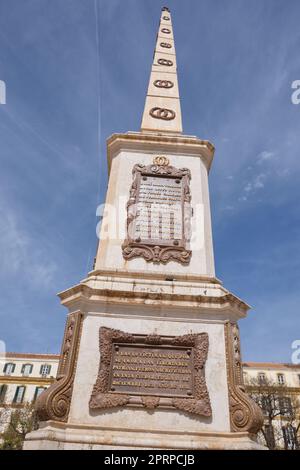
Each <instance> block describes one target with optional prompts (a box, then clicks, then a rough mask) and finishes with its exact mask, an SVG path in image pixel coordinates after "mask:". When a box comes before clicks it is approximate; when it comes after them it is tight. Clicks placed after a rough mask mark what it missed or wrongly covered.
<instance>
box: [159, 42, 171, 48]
mask: <svg viewBox="0 0 300 470" xmlns="http://www.w3.org/2000/svg"><path fill="white" fill-rule="evenodd" d="M160 45H161V47H165V48H166V49H171V47H172V44H170V43H169V42H161V43H160Z"/></svg>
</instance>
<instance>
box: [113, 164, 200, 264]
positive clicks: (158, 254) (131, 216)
mask: <svg viewBox="0 0 300 470" xmlns="http://www.w3.org/2000/svg"><path fill="white" fill-rule="evenodd" d="M159 158H160V159H161V158H165V157H159ZM154 161H155V159H154ZM166 161H167V162H168V159H166ZM132 174H133V182H132V185H131V188H130V196H129V200H128V202H127V223H126V226H127V238H126V240H125V241H124V243H123V245H122V253H123V257H124V258H125V259H127V260H131V259H134V258H139V257H142V258H144V259H145V261H147V262H152V263H156V264H159V263H162V264H166V263H168V262H169V261H177V262H179V263H181V264H183V265H187V264H189V262H190V259H191V255H192V252H191V250H189V249H188V246H189V241H190V233H191V216H192V209H191V193H190V179H191V172H190V170H189V169H187V168H181V169H178V168H175V167H173V166H170V165H169V163H167V164H161V163H158V164H157V163H154V164H153V165H148V166H145V165H141V164H136V165H134V167H133V170H132ZM147 176H164V177H170V178H175V179H176V178H177V179H178V180H180V181H182V198H181V209H182V213H183V234H182V239H180V240H173V241H171V240H170V241H169V242H167V244H166V242H165V241H164V240H141V239H138V238H134V234H133V233H132V232H133V230H132V227H133V225H134V221H135V218H136V212H137V203H138V193H139V186H140V181H141V178H142V177H147Z"/></svg>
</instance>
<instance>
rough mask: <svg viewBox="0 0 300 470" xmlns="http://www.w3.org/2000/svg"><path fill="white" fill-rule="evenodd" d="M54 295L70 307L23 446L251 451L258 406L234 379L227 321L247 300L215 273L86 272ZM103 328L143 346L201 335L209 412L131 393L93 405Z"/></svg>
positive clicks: (233, 330) (235, 356) (233, 323)
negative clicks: (52, 373) (54, 375)
mask: <svg viewBox="0 0 300 470" xmlns="http://www.w3.org/2000/svg"><path fill="white" fill-rule="evenodd" d="M60 297H61V300H62V303H63V305H65V306H66V307H68V309H69V312H70V313H69V315H68V321H67V325H66V331H65V337H64V342H63V346H62V355H61V360H60V366H59V371H58V380H57V382H56V383H55V384H54V385H52V387H50V388H49V389H48V390H47V391H46V392H44V393H43V394H42V395H41V396H40V397H39V399H38V402H37V407H38V412H39V415H40V417H41V419H42V420H45V421H46V422H44V423H43V424H42V426H41V428H40V429H39V430H38V431H34V432H32V433H30V434H29V435H27V438H26V442H25V446H24V447H25V449H109V448H111V449H138V448H144V449H258V448H261V446H259V445H258V444H257V443H256V442H255V433H256V432H257V430H258V429H259V428H260V426H261V412H260V410H259V409H258V407H257V406H256V404H255V403H254V402H253V401H252V400H251V399H250V398H249V397H248V396H247V395H246V394H245V392H244V389H243V385H242V373H241V359H240V352H239V351H240V346H239V334H238V326H237V320H238V319H239V318H242V317H244V316H245V314H246V311H247V309H248V307H247V305H246V304H245V303H244V302H242V301H241V300H239V299H238V298H237V297H235V296H234V295H233V294H231V293H229V292H228V291H227V290H226V289H224V287H222V285H221V283H220V282H219V281H218V280H217V279H215V278H210V277H205V276H196V275H195V276H192V275H189V276H184V275H178V274H177V275H176V280H172V281H170V280H166V276H165V274H164V273H156V274H153V273H148V274H146V273H142V272H131V273H130V274H129V273H128V272H127V271H121V270H119V271H109V270H107V271H106V272H104V271H101V272H100V271H94V272H92V273H90V275H89V276H88V278H87V279H85V280H84V281H82V282H81V283H80V284H79V285H77V286H75V287H73V288H71V289H69V290H68V291H66V292H63V293H62V294H60ZM103 328H104V329H106V330H107V331H121V332H123V333H125V334H130V335H141V336H146V337H148V338H149V339H148V343H149V344H151V341H152V339H153V338H154V340H153V341H154V344H156V345H157V344H159V343H160V341H159V338H176V337H182V336H183V335H186V336H189V335H194V337H197V335H199V334H200V335H206V336H207V338H208V344H207V346H208V347H207V351H204V353H201V354H202V356H201V357H202V359H203V372H204V374H203V377H204V382H205V386H206V390H207V392H208V398H209V406H208V408H209V409H208V408H207V406H206V405H205V406H206V408H205V406H204V409H203V408H201V407H200V412H199V413H200V414H198V412H196V413H195V412H194V411H193V410H194V409H193V406H192V407H191V411H189V408H188V407H187V408H186V410H185V409H182V410H180V409H178V408H175V407H174V406H173V407H172V406H161V405H160V404H159V403H157V400H152V401H151V399H150V400H149V399H148V400H140V401H139V400H138V398H137V397H136V396H135V395H133V396H131V397H130V399H129V400H128V401H127V402H126V400H125V403H124V404H122V405H121V406H120V405H118V402H114V399H115V397H116V396H117V394H115V395H114V393H113V392H111V390H109V389H107V390H105V391H106V392H107V393H108V394H109V396H111V399H112V402H108V403H106V405H105V404H104V405H103V400H102V402H101V403H102V404H101V406H103V408H98V409H97V408H93V407H92V406H91V403H92V401H91V397H92V394H93V390H94V387H95V384H96V383H97V377H98V378H99V364H100V356H101V355H100V350H101V344H99V332H100V331H101V330H100V329H102V331H103ZM114 334H116V333H114ZM116 338H118V336H116ZM151 338H152V339H151ZM126 341H127V339H126ZM102 354H106V352H105V351H103V350H102ZM202 359H200V360H202ZM100 370H101V367H100ZM105 386H106V385H105ZM100 388H101V387H100ZM100 391H101V390H100ZM94 395H95V394H94ZM129 395H130V393H129ZM146 396H148V398H149V394H148V395H146ZM156 396H157V394H156ZM100 397H101V393H100ZM202 398H203V397H201V396H200V400H199V402H201V399H202ZM203 403H204V402H203ZM207 410H208V411H207ZM196 411H197V410H196ZM201 413H202V414H201Z"/></svg>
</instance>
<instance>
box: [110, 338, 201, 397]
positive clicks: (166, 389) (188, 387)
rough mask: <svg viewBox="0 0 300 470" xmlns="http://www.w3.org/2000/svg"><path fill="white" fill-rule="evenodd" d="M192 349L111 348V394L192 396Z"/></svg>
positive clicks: (116, 344)
mask: <svg viewBox="0 0 300 470" xmlns="http://www.w3.org/2000/svg"><path fill="white" fill-rule="evenodd" d="M192 372H193V351H192V349H191V348H180V347H178V348H171V347H168V346H160V347H155V346H145V345H136V346H133V345H129V344H119V343H115V344H113V353H112V367H111V373H110V383H109V388H110V390H111V391H115V392H120V393H124V392H126V393H130V394H131V395H134V394H138V395H140V394H141V393H143V394H150V395H159V396H182V397H187V396H192V395H193V388H194V387H193V373H192Z"/></svg>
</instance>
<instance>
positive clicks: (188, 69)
mask: <svg viewBox="0 0 300 470" xmlns="http://www.w3.org/2000/svg"><path fill="white" fill-rule="evenodd" d="M163 5H164V3H162V2H160V1H157V0H152V1H149V0H148V1H146V0H98V1H95V0H84V1H83V0H22V1H20V0H0V50H1V54H0V79H1V80H4V81H5V83H6V87H7V104H6V105H0V159H1V172H0V216H1V218H0V259H1V263H0V283H1V297H0V315H1V323H0V339H2V340H4V341H5V342H6V346H7V350H10V351H23V352H58V351H59V349H60V343H61V339H62V334H63V328H64V322H65V315H66V310H65V309H64V308H63V307H62V306H60V303H59V299H58V298H57V297H56V293H57V292H59V291H62V290H65V289H66V288H68V287H70V286H72V285H74V284H76V283H78V281H79V280H81V279H83V278H84V277H85V275H86V274H87V272H88V271H89V270H91V267H92V262H93V257H94V255H95V250H96V233H95V227H96V223H97V218H96V215H95V212H96V207H97V205H98V204H99V203H101V202H102V201H103V199H104V197H105V191H106V185H107V167H106V154H105V153H106V151H105V141H106V138H107V137H108V136H109V135H111V134H112V133H114V132H126V131H127V130H133V131H136V130H139V127H140V122H141V115H142V111H143V105H144V99H145V93H146V88H147V84H148V78H149V71H150V66H151V60H152V54H153V48H154V43H155V36H156V32H157V26H158V20H159V16H160V9H161V7H162V6H163ZM168 6H169V8H170V9H171V13H172V18H173V25H174V30H175V41H176V48H177V62H178V67H179V72H178V73H179V85H180V93H181V104H182V113H183V127H184V132H185V134H191V135H197V136H199V137H200V138H203V139H209V140H210V141H211V142H213V143H214V145H215V147H216V153H215V159H214V163H213V167H212V170H211V173H210V191H211V207H212V219H213V235H214V247H215V260H216V271H217V275H218V277H219V278H220V279H222V281H223V282H224V285H225V286H226V287H227V288H228V289H230V290H232V291H233V292H234V293H235V294H236V295H238V296H239V297H241V298H242V299H243V300H245V301H246V302H248V303H249V304H250V305H252V307H253V310H252V311H251V312H250V313H249V316H248V318H247V319H246V320H243V321H242V322H241V323H240V326H241V335H242V351H243V358H244V360H248V361H249V360H253V361H255V360H256V361H260V360H268V361H286V362H287V361H290V356H291V352H292V350H291V343H292V341H293V340H295V339H300V328H299V301H300V285H299V284H300V282H299V279H300V276H299V268H300V260H299V238H300V237H299V232H300V220H299V176H300V174H299V173H300V159H299V148H300V134H299V129H300V126H299V125H300V105H298V106H297V105H293V104H292V103H291V93H292V90H291V84H292V82H293V81H294V80H297V79H298V80H299V79H300V54H299V47H300V28H299V17H300V2H299V1H298V0H288V1H287V0H251V2H250V1H247V0H226V1H224V0H201V1H199V0H188V1H185V2H182V1H180V0H169V2H168ZM99 111H100V112H99Z"/></svg>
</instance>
